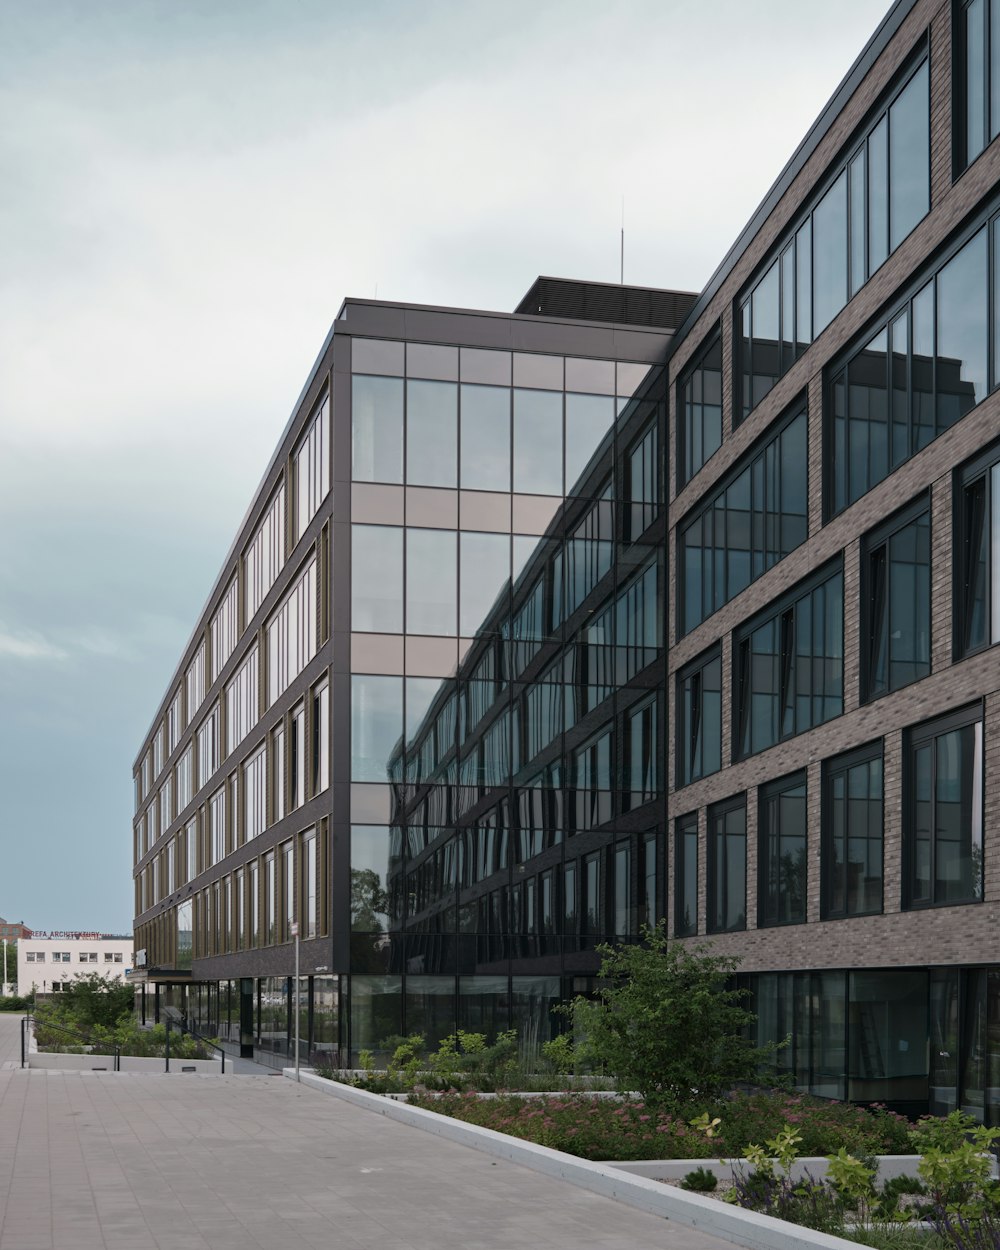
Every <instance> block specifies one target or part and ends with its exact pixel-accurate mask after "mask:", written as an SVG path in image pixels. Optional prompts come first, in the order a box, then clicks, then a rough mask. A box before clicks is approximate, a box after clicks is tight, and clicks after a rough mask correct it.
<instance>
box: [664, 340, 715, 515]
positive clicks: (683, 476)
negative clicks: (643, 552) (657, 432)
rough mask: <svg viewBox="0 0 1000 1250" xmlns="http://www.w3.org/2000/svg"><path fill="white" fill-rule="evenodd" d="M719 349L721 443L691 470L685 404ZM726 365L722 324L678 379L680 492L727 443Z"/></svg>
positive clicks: (677, 425)
mask: <svg viewBox="0 0 1000 1250" xmlns="http://www.w3.org/2000/svg"><path fill="white" fill-rule="evenodd" d="M716 348H718V351H719V357H720V361H719V444H718V446H717V447H715V448H714V449H713V450H712V451H711V452H710V453H709V454H708V455H707V456H704V458H703V459H702V460H701V461H700V462H699V463H698V464H697V465H696V466H694V467H693V468H691V469H690V471H688V459H689V457H690V454H691V446H690V443H691V439H690V431H689V429H688V423H687V405H686V402H685V393H686V391H687V388H688V386H689V385H690V384H691V382H692V379H693V378H694V375H695V374H696V373H697V372H698V371H699V370H701V369H703V368H704V367H705V361H706V359H707V358H708V356H709V354H710V353H711V352H713V351H715V349H716ZM725 372H726V371H725V363H724V361H723V359H722V322H721V321H718V322H716V323H715V325H714V326H713V327H712V328H711V329H710V330H709V331H708V333H707V334H706V335H705V336H704V338H703V340H702V342H701V344H700V345H699V347H698V350H697V352H695V353H694V354H693V356H692V358H691V360H690V361H689V362H688V364H687V365H685V366H684V369H683V371H682V372H681V374H680V376H679V377H678V379H677V386H676V392H675V394H676V405H677V407H676V411H677V422H676V427H675V428H676V433H677V439H676V449H677V451H676V454H677V490H678V492H680V491H681V490H683V488H684V487H685V486H686V485H687V484H688V482H690V481H691V479H692V478H694V477H695V476H696V475H697V474H698V473H700V472H701V470H702V469H703V468H704V467H705V465H706V464H708V462H709V461H710V460H711V459H712V457H713V456H714V455H715V454H716V452H717V451H719V449H720V448H721V447H722V444H723V443H724V442H725V433H726V431H725V405H724V404H723V402H722V385H723V380H724V378H725Z"/></svg>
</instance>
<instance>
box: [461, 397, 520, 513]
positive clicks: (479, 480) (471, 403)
mask: <svg viewBox="0 0 1000 1250" xmlns="http://www.w3.org/2000/svg"><path fill="white" fill-rule="evenodd" d="M510 408H511V393H510V388H509V387H506V386H503V387H501V386H477V385H470V384H469V383H465V384H463V386H462V387H461V422H462V426H461V430H462V435H461V456H462V462H461V486H462V488H463V490H495V491H509V490H510Z"/></svg>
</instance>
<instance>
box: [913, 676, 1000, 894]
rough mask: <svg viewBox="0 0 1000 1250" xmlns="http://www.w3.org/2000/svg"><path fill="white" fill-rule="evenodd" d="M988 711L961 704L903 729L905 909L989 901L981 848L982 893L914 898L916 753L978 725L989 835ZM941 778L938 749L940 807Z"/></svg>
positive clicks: (934, 845)
mask: <svg viewBox="0 0 1000 1250" xmlns="http://www.w3.org/2000/svg"><path fill="white" fill-rule="evenodd" d="M985 720H986V718H985V714H984V707H983V704H982V702H981V701H980V702H977V703H973V704H970V705H967V706H966V707H962V708H959V709H958V710H957V711H954V712H948V713H946V714H945V715H944V716H938V717H935V718H934V719H933V720H929V721H923V722H921V723H920V724H919V725H914V726H911V727H910V728H908V729H906V730H904V732H903V803H902V809H903V828H902V839H901V842H902V848H901V849H902V857H901V858H902V873H901V899H900V905H901V910H902V911H929V910H933V909H935V908H938V907H968V906H977V905H978V904H980V903H983V902H984V901H985V898H984V895H985V890H984V888H983V887H984V872H983V867H984V865H983V854H982V848H980V863H979V883H978V885H979V893H978V897H972V898H966V899H941V900H938V899H935V898H931V899H928V900H926V901H925V900H923V899H918V900H914V898H913V873H914V819H915V807H916V800H915V796H914V787H913V782H914V766H913V756H914V754H915V753H916V750H917V749H918V748H919V747H922V746H927V745H929V744H933V743H935V742H936V741H937V739H938V738H941V737H943V736H944V735H945V734H948V733H952V732H954V731H955V730H959V729H968V728H971V727H973V726H976V725H978V726H979V727H980V731H981V734H982V740H981V744H980V745H981V750H980V759H979V771H980V796H979V797H980V811H981V813H982V821H983V826H984V827H983V830H982V834H983V836H984V839H985V832H986V830H985V823H986V813H985V804H986V742H985ZM936 778H937V754H936V751H935V753H934V756H933V759H932V774H931V800H930V801H931V804H932V805H933V806H934V807H935V808H936V804H937V799H936V796H935V793H934V790H935V781H936ZM936 823H937V822H936V811H935V817H934V819H932V821H931V829H932V835H931V846H930V864H931V869H930V872H931V878H930V879H931V884H932V889H933V880H934V864H935V853H936V850H937V833H936Z"/></svg>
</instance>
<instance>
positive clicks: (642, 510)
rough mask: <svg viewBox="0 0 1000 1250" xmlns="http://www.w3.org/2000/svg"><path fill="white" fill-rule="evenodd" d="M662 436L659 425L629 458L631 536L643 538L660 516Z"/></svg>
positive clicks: (649, 432)
mask: <svg viewBox="0 0 1000 1250" xmlns="http://www.w3.org/2000/svg"><path fill="white" fill-rule="evenodd" d="M660 483H661V477H660V436H659V430H658V427H657V426H656V425H651V426H650V427H649V428H648V429H647V430H646V432H645V433H644V434H643V435H641V437H640V438H639V441H638V442H637V443H636V444H635V446H634V447H633V448H632V450H631V452H630V453H629V458H628V484H629V491H628V497H629V512H628V520H629V536H630V537H631V538H632V539H636V538H638V537H639V535H640V534H644V533H645V532H646V530H647V529H649V527H650V526H651V525H652V524H653V522H654V521H655V520H656V518H657V517H658V516H659V514H660V506H661V503H662V499H661V495H662V488H661V484H660Z"/></svg>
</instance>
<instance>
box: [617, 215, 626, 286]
mask: <svg viewBox="0 0 1000 1250" xmlns="http://www.w3.org/2000/svg"><path fill="white" fill-rule="evenodd" d="M618 281H619V282H620V283H621V284H622V286H624V285H625V197H624V195H623V196H622V249H621V267H620V269H619V272H618Z"/></svg>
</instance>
